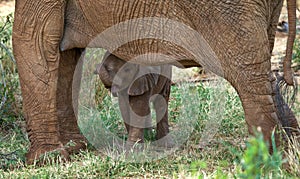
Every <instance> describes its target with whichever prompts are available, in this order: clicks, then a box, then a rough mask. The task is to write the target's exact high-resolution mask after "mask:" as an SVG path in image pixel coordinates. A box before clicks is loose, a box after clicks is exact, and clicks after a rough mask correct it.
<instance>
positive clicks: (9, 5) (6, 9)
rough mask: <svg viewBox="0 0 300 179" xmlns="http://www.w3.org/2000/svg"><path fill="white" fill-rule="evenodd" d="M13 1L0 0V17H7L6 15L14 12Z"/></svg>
mask: <svg viewBox="0 0 300 179" xmlns="http://www.w3.org/2000/svg"><path fill="white" fill-rule="evenodd" d="M14 10H15V1H10V0H5V1H4V0H1V1H0V16H1V17H2V16H7V15H8V14H10V13H12V12H14Z"/></svg>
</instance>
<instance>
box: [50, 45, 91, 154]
mask: <svg viewBox="0 0 300 179" xmlns="http://www.w3.org/2000/svg"><path fill="white" fill-rule="evenodd" d="M81 54H82V49H72V50H68V51H65V52H61V60H60V63H59V70H58V71H59V72H58V73H59V75H58V85H57V92H56V94H57V113H58V122H59V133H60V139H61V141H62V143H63V145H64V147H65V148H66V150H67V151H68V153H76V152H79V150H80V149H85V148H86V146H87V145H86V144H87V141H86V139H85V137H84V136H83V135H82V134H81V133H80V130H79V127H78V123H77V119H76V117H75V113H76V108H77V107H76V106H75V109H74V106H73V104H77V101H76V100H77V98H78V91H79V89H78V86H77V87H75V89H73V88H72V83H73V77H74V72H75V68H76V65H77V62H78V60H79V58H80V56H81ZM77 69H78V70H80V71H81V66H80V67H78V68H77ZM74 80H75V83H74V84H80V81H81V76H79V75H77V76H76V77H75V78H74ZM72 96H73V97H74V103H73V100H72Z"/></svg>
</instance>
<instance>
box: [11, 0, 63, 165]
mask: <svg viewBox="0 0 300 179" xmlns="http://www.w3.org/2000/svg"><path fill="white" fill-rule="evenodd" d="M64 9H65V1H57V0H39V1H30V0H24V1H17V2H16V11H15V12H16V13H15V20H14V29H13V47H14V48H13V49H14V55H15V58H16V60H17V66H18V71H19V77H20V83H21V89H22V96H23V106H24V115H25V118H26V123H27V131H28V137H29V140H30V149H29V151H28V153H27V156H26V157H27V163H33V161H34V160H35V159H38V158H39V157H40V156H41V155H42V154H45V153H46V152H49V151H53V150H56V149H59V151H60V152H61V154H63V155H64V156H65V157H68V153H67V152H66V151H65V150H63V149H62V148H61V147H62V143H61V141H60V134H59V126H58V117H57V105H56V104H57V103H56V102H57V101H56V100H57V94H56V90H57V81H58V67H59V61H60V53H59V42H60V39H61V37H62V32H63V27H64Z"/></svg>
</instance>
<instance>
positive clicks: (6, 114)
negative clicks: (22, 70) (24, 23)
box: [0, 15, 21, 126]
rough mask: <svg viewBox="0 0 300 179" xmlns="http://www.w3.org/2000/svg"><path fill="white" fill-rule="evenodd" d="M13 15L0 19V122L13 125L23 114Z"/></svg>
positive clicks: (2, 124) (3, 124)
mask: <svg viewBox="0 0 300 179" xmlns="http://www.w3.org/2000/svg"><path fill="white" fill-rule="evenodd" d="M12 22H13V17H12V15H8V16H7V17H3V18H1V19H0V109H1V110H0V116H1V117H0V124H1V126H11V123H12V122H14V121H15V120H16V119H18V118H19V117H20V116H21V110H20V109H21V98H20V97H19V96H20V90H19V79H18V75H17V70H16V65H15V60H14V57H13V55H12V42H11V35H12Z"/></svg>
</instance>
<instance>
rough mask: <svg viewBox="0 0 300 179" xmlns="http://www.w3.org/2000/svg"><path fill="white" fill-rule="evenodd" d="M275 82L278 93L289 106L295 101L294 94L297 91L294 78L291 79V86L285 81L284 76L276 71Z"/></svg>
mask: <svg viewBox="0 0 300 179" xmlns="http://www.w3.org/2000/svg"><path fill="white" fill-rule="evenodd" d="M276 78H277V84H276V85H278V87H279V88H278V90H279V93H280V94H281V98H282V100H284V101H285V102H286V104H287V105H288V106H289V107H290V108H291V107H292V106H293V104H294V103H295V100H296V96H297V93H298V84H297V81H296V80H293V86H290V85H289V84H288V83H287V82H286V81H285V76H281V75H279V74H278V73H276Z"/></svg>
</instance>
